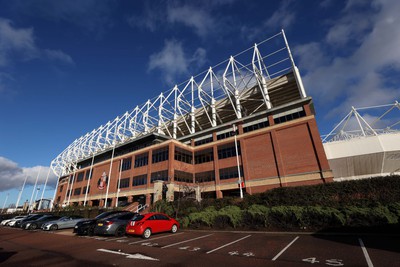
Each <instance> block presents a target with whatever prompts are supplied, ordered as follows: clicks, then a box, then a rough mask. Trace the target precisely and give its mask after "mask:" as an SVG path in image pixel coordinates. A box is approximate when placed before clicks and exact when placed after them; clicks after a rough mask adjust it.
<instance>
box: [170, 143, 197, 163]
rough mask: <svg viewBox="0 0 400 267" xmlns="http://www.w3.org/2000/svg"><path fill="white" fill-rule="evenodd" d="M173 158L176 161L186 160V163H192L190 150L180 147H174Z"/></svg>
mask: <svg viewBox="0 0 400 267" xmlns="http://www.w3.org/2000/svg"><path fill="white" fill-rule="evenodd" d="M174 158H175V160H177V161H182V162H186V163H188V164H192V163H193V156H192V152H190V151H187V150H185V149H183V148H180V147H175V156H174Z"/></svg>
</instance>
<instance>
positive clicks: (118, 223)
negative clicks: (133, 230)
mask: <svg viewBox="0 0 400 267" xmlns="http://www.w3.org/2000/svg"><path fill="white" fill-rule="evenodd" d="M138 215H139V213H133V212H127V213H122V214H115V215H112V216H109V217H106V218H104V219H101V220H98V221H97V225H96V227H95V228H94V234H95V235H115V236H118V237H120V236H123V235H125V229H126V225H127V224H128V223H129V222H130V221H131V220H132V219H133V218H134V217H136V216H138Z"/></svg>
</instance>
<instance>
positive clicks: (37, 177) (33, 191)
mask: <svg viewBox="0 0 400 267" xmlns="http://www.w3.org/2000/svg"><path fill="white" fill-rule="evenodd" d="M41 171H42V166H40V168H39V172H38V174H37V176H36V181H35V185H34V186H33V190H32V195H31V201H30V202H29V209H28V210H31V206H32V200H33V195H34V194H35V189H36V185H37V181H38V180H39V175H40V172H41Z"/></svg>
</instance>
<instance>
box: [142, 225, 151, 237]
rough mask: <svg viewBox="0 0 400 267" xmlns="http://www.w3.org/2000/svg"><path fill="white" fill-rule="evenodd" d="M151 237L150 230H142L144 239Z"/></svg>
mask: <svg viewBox="0 0 400 267" xmlns="http://www.w3.org/2000/svg"><path fill="white" fill-rule="evenodd" d="M150 236H151V230H150V228H146V230H144V232H143V235H142V237H143V238H144V239H148V238H149V237H150Z"/></svg>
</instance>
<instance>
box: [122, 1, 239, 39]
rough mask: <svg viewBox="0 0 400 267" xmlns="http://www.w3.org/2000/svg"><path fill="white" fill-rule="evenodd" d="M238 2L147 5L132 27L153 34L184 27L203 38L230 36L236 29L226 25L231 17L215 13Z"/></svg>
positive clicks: (189, 2) (132, 18)
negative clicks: (159, 30) (162, 30)
mask: <svg viewBox="0 0 400 267" xmlns="http://www.w3.org/2000/svg"><path fill="white" fill-rule="evenodd" d="M234 1H235V0H219V1H203V2H193V1H170V2H166V3H164V2H161V3H160V2H145V4H144V9H143V11H142V14H140V15H138V14H135V15H132V16H130V17H129V18H128V19H127V21H128V24H129V25H130V26H131V27H137V28H143V29H146V30H150V31H156V30H158V29H161V28H164V27H174V26H176V25H180V26H182V25H183V26H185V27H187V28H190V29H192V30H193V32H194V34H196V35H197V36H199V37H201V38H205V37H208V36H210V35H213V36H216V37H219V36H220V35H221V34H224V33H226V32H229V31H230V30H231V28H232V25H228V24H227V23H226V19H227V17H228V16H221V15H216V12H215V11H216V10H218V11H220V7H221V6H224V5H230V4H232V3H233V2H234Z"/></svg>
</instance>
